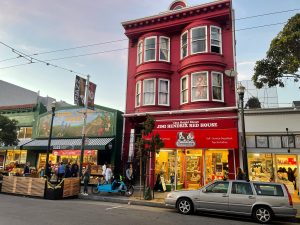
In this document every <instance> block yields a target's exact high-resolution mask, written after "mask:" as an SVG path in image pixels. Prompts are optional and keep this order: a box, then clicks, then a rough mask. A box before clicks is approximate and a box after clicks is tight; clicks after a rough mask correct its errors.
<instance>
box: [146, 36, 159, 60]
mask: <svg viewBox="0 0 300 225" xmlns="http://www.w3.org/2000/svg"><path fill="white" fill-rule="evenodd" d="M152 38H154V39H155V49H154V52H155V54H154V59H151V60H146V42H147V40H148V39H152ZM156 53H157V36H151V37H147V38H145V40H144V62H151V61H156Z"/></svg>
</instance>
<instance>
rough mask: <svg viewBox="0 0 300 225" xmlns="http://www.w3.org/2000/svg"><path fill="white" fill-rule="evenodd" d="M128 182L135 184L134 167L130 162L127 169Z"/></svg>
mask: <svg viewBox="0 0 300 225" xmlns="http://www.w3.org/2000/svg"><path fill="white" fill-rule="evenodd" d="M126 182H128V183H129V184H131V185H133V168H132V164H131V163H130V164H129V166H128V168H127V169H126Z"/></svg>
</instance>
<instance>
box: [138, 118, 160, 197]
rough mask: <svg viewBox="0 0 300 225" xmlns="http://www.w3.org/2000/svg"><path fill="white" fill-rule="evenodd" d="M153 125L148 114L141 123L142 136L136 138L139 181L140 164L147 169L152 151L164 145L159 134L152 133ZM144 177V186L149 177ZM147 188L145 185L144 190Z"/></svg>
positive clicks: (153, 121)
mask: <svg viewBox="0 0 300 225" xmlns="http://www.w3.org/2000/svg"><path fill="white" fill-rule="evenodd" d="M154 126H155V120H154V118H153V117H152V116H149V115H148V116H147V118H146V121H145V122H144V123H143V129H142V137H139V138H137V141H136V143H135V145H136V147H137V149H138V152H137V156H138V157H139V159H140V182H141V181H142V165H143V164H144V165H145V168H146V170H147V168H149V163H150V162H149V161H150V159H151V157H153V156H154V155H155V154H154V153H159V150H160V149H161V148H163V147H164V142H163V141H162V140H161V139H160V136H159V134H153V129H154ZM146 174H149V172H147V171H146ZM144 178H145V179H144V187H146V185H149V181H148V182H146V180H148V178H149V177H148V175H147V176H145V177H144ZM147 190H148V191H150V188H149V187H147V188H146V191H147ZM148 197H149V193H148ZM150 197H151V196H150ZM145 199H146V192H145Z"/></svg>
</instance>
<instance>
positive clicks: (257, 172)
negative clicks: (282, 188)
mask: <svg viewBox="0 0 300 225" xmlns="http://www.w3.org/2000/svg"><path fill="white" fill-rule="evenodd" d="M248 166H249V179H250V180H255V181H264V182H269V181H272V180H274V179H275V177H274V175H275V174H274V168H273V156H272V154H257V153H254V154H252V153H251V154H248Z"/></svg>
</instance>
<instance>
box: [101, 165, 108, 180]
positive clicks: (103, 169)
mask: <svg viewBox="0 0 300 225" xmlns="http://www.w3.org/2000/svg"><path fill="white" fill-rule="evenodd" d="M106 166H107V162H105V163H104V164H103V166H102V175H103V177H104V179H105V171H106Z"/></svg>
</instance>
